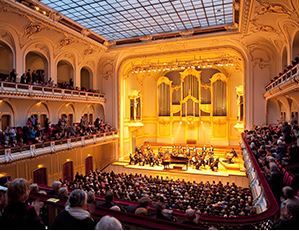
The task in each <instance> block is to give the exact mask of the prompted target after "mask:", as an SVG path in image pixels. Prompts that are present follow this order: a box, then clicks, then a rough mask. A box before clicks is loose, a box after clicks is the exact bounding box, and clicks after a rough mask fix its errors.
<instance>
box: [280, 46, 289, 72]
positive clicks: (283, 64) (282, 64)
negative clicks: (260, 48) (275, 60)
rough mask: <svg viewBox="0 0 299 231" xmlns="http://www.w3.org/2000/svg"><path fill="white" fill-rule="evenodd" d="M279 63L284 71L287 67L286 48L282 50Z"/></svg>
mask: <svg viewBox="0 0 299 231" xmlns="http://www.w3.org/2000/svg"><path fill="white" fill-rule="evenodd" d="M281 61H282V62H281V68H282V70H284V69H285V68H286V67H287V66H288V53H287V48H286V47H284V48H283V51H282V57H281Z"/></svg>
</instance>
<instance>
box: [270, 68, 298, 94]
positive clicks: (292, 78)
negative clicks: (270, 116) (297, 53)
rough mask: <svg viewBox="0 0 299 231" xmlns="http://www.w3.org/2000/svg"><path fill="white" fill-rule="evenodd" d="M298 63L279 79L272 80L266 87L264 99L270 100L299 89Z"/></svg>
mask: <svg viewBox="0 0 299 231" xmlns="http://www.w3.org/2000/svg"><path fill="white" fill-rule="evenodd" d="M298 83H299V63H298V64H296V65H294V66H293V67H292V68H290V69H289V70H287V71H286V72H284V73H283V74H282V75H281V76H280V77H278V78H276V79H275V78H274V80H272V81H271V82H270V83H269V84H267V85H266V87H265V90H266V93H265V94H264V97H265V98H266V99H270V98H272V97H275V96H278V95H281V94H283V93H286V92H290V91H292V90H294V89H297V88H298V87H299V85H298Z"/></svg>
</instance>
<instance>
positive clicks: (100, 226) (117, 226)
mask: <svg viewBox="0 0 299 231" xmlns="http://www.w3.org/2000/svg"><path fill="white" fill-rule="evenodd" d="M122 229H123V227H122V224H121V223H120V221H119V220H117V219H116V218H115V217H111V216H108V215H107V216H104V217H102V218H101V220H100V221H99V222H98V223H97V225H96V230H122Z"/></svg>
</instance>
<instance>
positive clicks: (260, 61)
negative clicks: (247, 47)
mask: <svg viewBox="0 0 299 231" xmlns="http://www.w3.org/2000/svg"><path fill="white" fill-rule="evenodd" d="M257 65H258V67H259V68H260V69H261V70H263V69H265V68H266V67H269V66H270V63H269V62H268V61H266V60H264V59H263V58H255V59H253V66H254V67H256V66H257Z"/></svg>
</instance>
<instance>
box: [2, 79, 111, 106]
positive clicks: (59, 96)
mask: <svg viewBox="0 0 299 231" xmlns="http://www.w3.org/2000/svg"><path fill="white" fill-rule="evenodd" d="M0 97H9V98H20V99H38V100H53V101H68V102H69V101H72V102H86V103H105V98H104V97H105V95H104V94H103V93H94V92H87V91H79V90H71V89H62V88H56V87H49V86H40V85H29V84H21V83H14V82H0Z"/></svg>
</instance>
